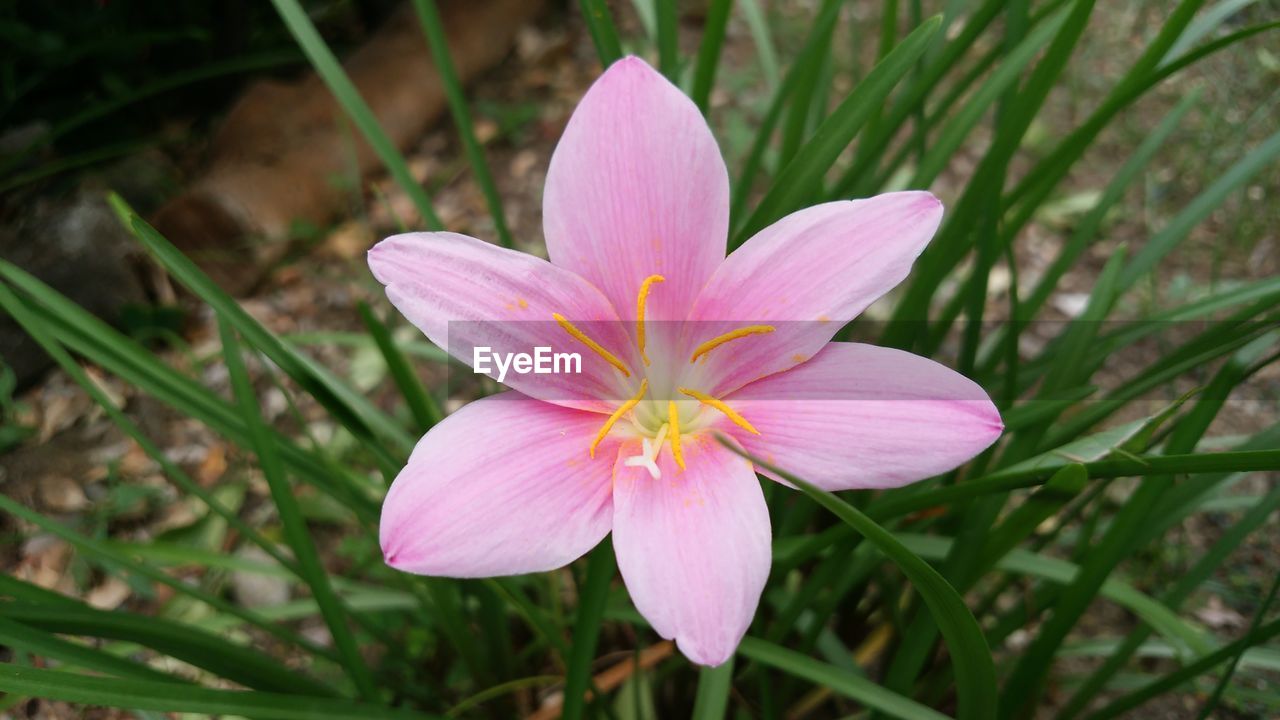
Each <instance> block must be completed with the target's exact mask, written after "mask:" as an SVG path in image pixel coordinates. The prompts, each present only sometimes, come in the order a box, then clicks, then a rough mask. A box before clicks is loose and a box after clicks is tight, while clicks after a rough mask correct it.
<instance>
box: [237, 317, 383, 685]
mask: <svg viewBox="0 0 1280 720" xmlns="http://www.w3.org/2000/svg"><path fill="white" fill-rule="evenodd" d="M218 329H219V331H220V334H221V336H222V351H223V356H224V358H225V359H226V363H227V371H228V373H229V374H230V376H231V387H232V390H233V392H234V394H235V396H236V399H237V400H238V401H239V403H240V411H241V414H242V416H243V417H244V420H245V425H246V426H247V427H248V429H249V435H250V437H251V438H252V441H253V448H254V453H255V454H256V455H257V456H258V465H259V466H260V467H261V469H262V474H263V476H264V477H265V478H266V480H267V485H268V487H269V488H270V490H271V499H272V501H273V502H274V503H275V506H276V512H277V514H279V516H280V524H281V525H283V526H284V537H285V541H286V542H287V543H288V544H289V547H290V549H292V550H293V555H294V557H296V558H297V559H298V567H299V569H300V570H301V575H302V578H303V579H304V580H305V581H306V583H307V587H309V588H310V589H311V594H312V596H313V597H315V600H316V605H318V606H319V607H320V614H321V615H323V616H324V621H325V625H327V626H328V628H329V634H330V635H331V636H332V637H333V642H334V645H336V646H337V648H338V653H339V654H340V655H341V656H342V658H343V668H344V669H345V670H346V671H347V675H348V676H349V677H350V678H351V681H352V682H353V683H354V684H355V686H356V689H357V690H358V691H359V693H360V695H361V697H363V698H364V699H365V700H374V699H376V698H377V695H378V692H377V689H376V688H375V687H374V683H373V674H372V673H371V672H370V671H369V667H368V665H366V664H365V661H364V658H363V657H362V656H361V655H360V648H359V646H358V645H357V644H356V640H355V637H354V636H353V635H352V633H351V628H350V627H349V626H348V625H347V617H346V613H345V612H344V611H343V609H342V604H341V603H340V602H339V601H338V597H337V595H335V594H334V592H333V587H332V586H331V585H330V584H329V576H328V574H327V573H326V572H325V569H324V565H323V564H322V563H321V561H320V555H319V553H318V552H317V551H316V546H315V544H314V543H312V541H311V535H310V533H309V531H308V529H307V523H306V520H305V519H304V518H303V516H302V510H301V509H299V507H298V500H297V498H295V497H294V496H293V488H291V487H290V486H289V481H288V478H287V477H286V476H285V471H284V464H283V463H282V462H281V460H280V454H279V450H278V449H277V448H276V445H275V442H274V441H273V440H272V438H271V436H270V435H269V434H268V433H267V427H266V422H265V421H264V420H263V419H262V414H261V411H260V410H259V408H258V400H257V398H256V397H255V396H254V393H253V385H252V383H251V382H250V380H249V373H248V371H246V370H245V366H244V358H243V357H241V354H240V343H239V342H238V341H237V340H236V337H235V333H234V331H232V330H231V328H230V326H229V325H228V324H227V323H226V322H219V323H218Z"/></svg>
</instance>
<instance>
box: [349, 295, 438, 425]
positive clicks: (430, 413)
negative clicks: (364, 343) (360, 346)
mask: <svg viewBox="0 0 1280 720" xmlns="http://www.w3.org/2000/svg"><path fill="white" fill-rule="evenodd" d="M357 309H358V310H359V311H360V319H361V320H362V321H363V322H364V327H365V329H366V330H368V331H369V335H370V336H371V337H372V338H373V341H374V342H375V343H376V344H377V346H378V350H379V351H380V352H381V353H382V359H383V360H385V361H386V363H387V370H388V371H390V373H391V378H392V379H393V380H394V381H395V383H396V387H397V388H399V389H400V396H401V397H403V398H404V402H405V405H408V406H409V413H410V414H411V415H412V416H413V421H414V425H415V426H416V427H417V430H418V433H419V434H426V432H427V431H428V430H430V429H431V428H432V427H433V426H434V425H435V424H436V423H438V422H440V421H441V420H443V419H444V410H442V409H441V407H440V403H439V402H438V401H437V400H436V398H435V396H434V395H432V394H431V393H430V391H428V390H427V388H426V387H424V386H423V384H422V380H421V379H419V378H418V374H417V373H416V372H414V369H413V366H412V365H411V364H410V363H409V360H408V358H406V357H405V356H404V353H403V352H401V350H400V347H399V346H397V345H396V343H395V340H394V339H393V338H392V337H391V331H390V330H388V329H387V326H386V325H385V324H384V323H383V322H382V321H381V320H379V319H378V318H377V317H376V316H375V315H374V314H373V310H372V309H370V307H369V304H368V303H365V302H361V303H360V304H359V305H358V306H357Z"/></svg>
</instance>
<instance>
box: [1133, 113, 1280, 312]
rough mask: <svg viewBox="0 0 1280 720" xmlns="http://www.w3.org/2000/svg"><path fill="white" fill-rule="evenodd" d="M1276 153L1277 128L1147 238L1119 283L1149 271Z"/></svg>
mask: <svg viewBox="0 0 1280 720" xmlns="http://www.w3.org/2000/svg"><path fill="white" fill-rule="evenodd" d="M1277 157H1280V132H1277V133H1275V134H1274V135H1272V136H1271V137H1269V138H1267V139H1266V140H1264V141H1263V142H1261V143H1260V144H1258V146H1257V147H1255V148H1253V149H1252V150H1250V151H1249V152H1247V153H1245V154H1244V156H1243V157H1241V158H1240V159H1239V160H1238V161H1236V163H1235V164H1234V165H1232V166H1231V168H1230V169H1229V170H1227V172H1225V173H1223V174H1222V176H1221V177H1219V178H1218V179H1217V180H1215V181H1214V182H1213V184H1212V185H1210V186H1209V187H1208V188H1206V189H1205V191H1204V192H1202V193H1200V194H1199V195H1197V196H1196V198H1195V199H1194V200H1192V201H1191V202H1190V203H1188V204H1187V206H1186V207H1185V208H1183V209H1182V211H1181V212H1179V213H1178V214H1177V215H1176V216H1175V217H1174V218H1173V219H1172V220H1170V221H1169V224H1168V225H1166V226H1165V227H1164V228H1163V229H1162V230H1161V231H1160V232H1159V233H1157V234H1156V235H1155V236H1154V237H1152V238H1151V239H1150V240H1148V241H1147V242H1146V244H1144V245H1143V246H1142V249H1141V250H1140V251H1139V252H1138V254H1137V255H1135V256H1134V258H1133V260H1132V261H1131V262H1130V263H1129V265H1128V266H1126V267H1125V269H1124V272H1123V273H1122V274H1121V275H1120V287H1121V288H1122V289H1127V288H1130V287H1132V286H1133V284H1134V283H1136V282H1137V281H1138V279H1139V278H1141V277H1142V276H1143V275H1146V274H1147V273H1149V272H1151V271H1152V270H1153V269H1154V268H1155V266H1156V264H1157V263H1159V262H1160V260H1161V259H1162V258H1163V257H1164V256H1165V255H1168V254H1169V252H1171V251H1172V250H1173V249H1174V248H1175V247H1177V245H1178V243H1180V242H1182V240H1183V239H1184V238H1186V237H1187V235H1188V234H1190V232H1191V230H1192V229H1193V228H1194V227H1195V226H1196V225H1198V224H1199V223H1200V221H1201V220H1203V219H1204V218H1205V217H1207V216H1208V215H1209V213H1210V212H1212V211H1213V210H1214V209H1215V208H1217V207H1218V206H1219V205H1221V204H1222V202H1223V201H1224V200H1226V199H1227V196H1228V195H1230V194H1231V193H1232V192H1234V191H1235V190H1236V189H1238V188H1239V187H1240V186H1241V185H1243V184H1244V183H1246V182H1248V181H1249V179H1250V178H1252V177H1253V176H1254V175H1256V174H1257V173H1258V172H1259V171H1261V170H1262V169H1263V168H1265V167H1267V166H1269V165H1270V164H1271V163H1272V162H1274V161H1275V159H1276V158H1277Z"/></svg>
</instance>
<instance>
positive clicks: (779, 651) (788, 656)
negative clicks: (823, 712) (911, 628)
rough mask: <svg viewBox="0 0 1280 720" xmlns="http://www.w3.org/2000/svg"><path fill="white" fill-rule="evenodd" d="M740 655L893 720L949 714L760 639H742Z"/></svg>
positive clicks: (940, 719) (939, 719)
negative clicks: (855, 702)
mask: <svg viewBox="0 0 1280 720" xmlns="http://www.w3.org/2000/svg"><path fill="white" fill-rule="evenodd" d="M738 653H739V654H740V655H742V656H743V657H746V658H750V659H751V660H754V661H755V662H758V663H761V664H764V665H769V666H771V667H775V668H777V669H779V670H781V671H783V672H785V673H787V674H789V675H794V676H795V677H798V678H801V679H803V680H808V681H809V682H811V683H813V684H815V685H817V686H819V687H823V688H829V689H830V690H831V691H832V692H836V693H839V694H841V695H843V696H845V697H847V698H850V699H852V700H855V701H857V702H859V703H862V704H863V705H865V706H866V707H868V708H873V709H875V710H879V711H881V712H883V713H885V714H887V715H890V716H892V717H896V718H902V720H946V718H947V716H946V715H943V714H942V713H940V712H938V711H936V710H932V709H930V708H928V707H926V706H924V705H921V704H919V703H917V702H916V701H914V700H912V699H910V698H906V697H903V696H901V695H898V694H897V693H894V692H891V691H889V690H886V689H885V688H884V687H882V686H880V685H879V684H878V683H876V682H874V681H872V680H870V679H868V678H866V677H863V676H861V675H855V674H853V673H850V672H847V671H845V670H843V669H841V668H838V667H835V666H834V665H828V664H827V663H824V662H821V661H818V660H814V659H813V658H811V657H808V656H805V655H801V654H800V653H798V652H795V651H793V650H788V649H786V648H783V647H780V646H778V645H775V644H773V643H769V642H765V641H764V640H761V639H759V638H753V637H747V638H743V639H742V644H740V645H739V646H738Z"/></svg>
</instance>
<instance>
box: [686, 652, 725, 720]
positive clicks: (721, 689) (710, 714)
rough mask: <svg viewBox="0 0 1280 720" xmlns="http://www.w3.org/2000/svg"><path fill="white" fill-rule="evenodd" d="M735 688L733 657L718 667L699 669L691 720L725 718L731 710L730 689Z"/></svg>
mask: <svg viewBox="0 0 1280 720" xmlns="http://www.w3.org/2000/svg"><path fill="white" fill-rule="evenodd" d="M732 689H733V658H732V657H730V658H729V660H728V661H727V662H725V663H724V664H722V665H718V666H716V667H713V668H711V667H704V668H702V669H701V670H699V671H698V694H697V695H696V696H695V697H694V699H693V714H692V715H691V716H690V718H691V720H723V719H724V717H725V713H727V712H728V711H729V691H730V690H732Z"/></svg>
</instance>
